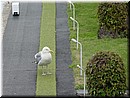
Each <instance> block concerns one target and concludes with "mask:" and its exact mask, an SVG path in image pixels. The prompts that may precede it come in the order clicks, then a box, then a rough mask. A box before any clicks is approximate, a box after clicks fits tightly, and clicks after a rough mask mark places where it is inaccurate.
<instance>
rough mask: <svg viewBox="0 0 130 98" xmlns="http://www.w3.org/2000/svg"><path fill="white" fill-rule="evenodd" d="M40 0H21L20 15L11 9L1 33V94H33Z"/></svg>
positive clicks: (40, 9)
mask: <svg viewBox="0 0 130 98" xmlns="http://www.w3.org/2000/svg"><path fill="white" fill-rule="evenodd" d="M41 13H42V3H41V2H35V3H33V2H25V3H23V2H20V16H12V14H11V13H10V15H9V18H8V23H7V26H6V28H5V32H4V36H3V42H2V44H3V88H2V96H35V89H36V87H35V85H36V69H37V66H36V64H33V63H32V62H33V61H34V55H35V53H37V52H38V49H39V34H40V17H41Z"/></svg>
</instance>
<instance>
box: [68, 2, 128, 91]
mask: <svg viewBox="0 0 130 98" xmlns="http://www.w3.org/2000/svg"><path fill="white" fill-rule="evenodd" d="M98 4H99V3H98V2H97V3H94V2H92V3H91V2H88V3H87V2H84V3H74V5H75V9H76V20H77V21H78V22H79V29H80V31H79V42H81V43H82V45H83V68H85V67H86V65H87V62H88V60H89V59H90V58H91V57H92V55H93V54H95V53H96V52H98V51H113V52H116V53H117V54H119V55H120V56H121V58H122V59H123V62H124V65H125V68H126V75H127V85H128V39H127V38H122V39H121V38H118V39H110V38H106V39H98V38H97V32H98V28H99V26H98V17H97V7H98ZM67 13H68V19H69V17H71V15H72V11H71V10H70V8H69V4H68V9H67ZM68 24H69V28H70V39H71V38H75V39H76V31H74V30H73V27H72V21H71V20H70V19H69V22H68ZM70 44H71V52H72V65H71V66H76V65H77V64H79V50H78V51H77V50H76V43H74V42H72V41H71V42H70ZM73 71H74V78H75V89H83V77H81V76H80V70H79V69H78V68H77V67H73Z"/></svg>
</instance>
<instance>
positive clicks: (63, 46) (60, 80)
mask: <svg viewBox="0 0 130 98" xmlns="http://www.w3.org/2000/svg"><path fill="white" fill-rule="evenodd" d="M66 11H67V3H63V2H60V3H56V77H57V80H56V81H57V87H56V88H57V96H75V95H76V91H75V89H74V78H73V72H72V69H71V68H69V65H70V64H71V52H70V42H69V33H70V32H69V28H68V16H67V13H66Z"/></svg>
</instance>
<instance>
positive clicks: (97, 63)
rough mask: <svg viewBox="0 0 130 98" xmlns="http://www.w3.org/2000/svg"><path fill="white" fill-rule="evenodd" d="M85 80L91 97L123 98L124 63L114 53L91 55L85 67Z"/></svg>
mask: <svg viewBox="0 0 130 98" xmlns="http://www.w3.org/2000/svg"><path fill="white" fill-rule="evenodd" d="M86 78H87V79H86V81H87V89H88V92H89V94H90V95H91V96H124V94H125V91H126V89H127V86H126V73H125V67H124V63H123V61H122V59H121V57H120V56H119V55H118V54H116V53H114V52H110V51H101V52H97V53H96V54H95V55H93V57H92V58H91V59H90V60H89V62H88V64H87V66H86Z"/></svg>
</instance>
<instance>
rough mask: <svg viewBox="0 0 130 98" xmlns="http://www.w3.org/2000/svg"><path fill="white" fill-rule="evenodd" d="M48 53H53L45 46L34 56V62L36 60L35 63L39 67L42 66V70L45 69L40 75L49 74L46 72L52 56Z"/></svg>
mask: <svg viewBox="0 0 130 98" xmlns="http://www.w3.org/2000/svg"><path fill="white" fill-rule="evenodd" d="M50 52H53V51H52V50H50V48H49V47H47V46H46V47H44V48H43V49H42V51H40V52H38V53H36V54H35V60H36V61H35V63H36V64H38V65H39V66H42V69H43V67H44V66H45V67H46V72H44V70H43V73H42V75H46V74H51V73H49V71H48V64H50V63H51V61H52V55H51V53H50Z"/></svg>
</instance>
